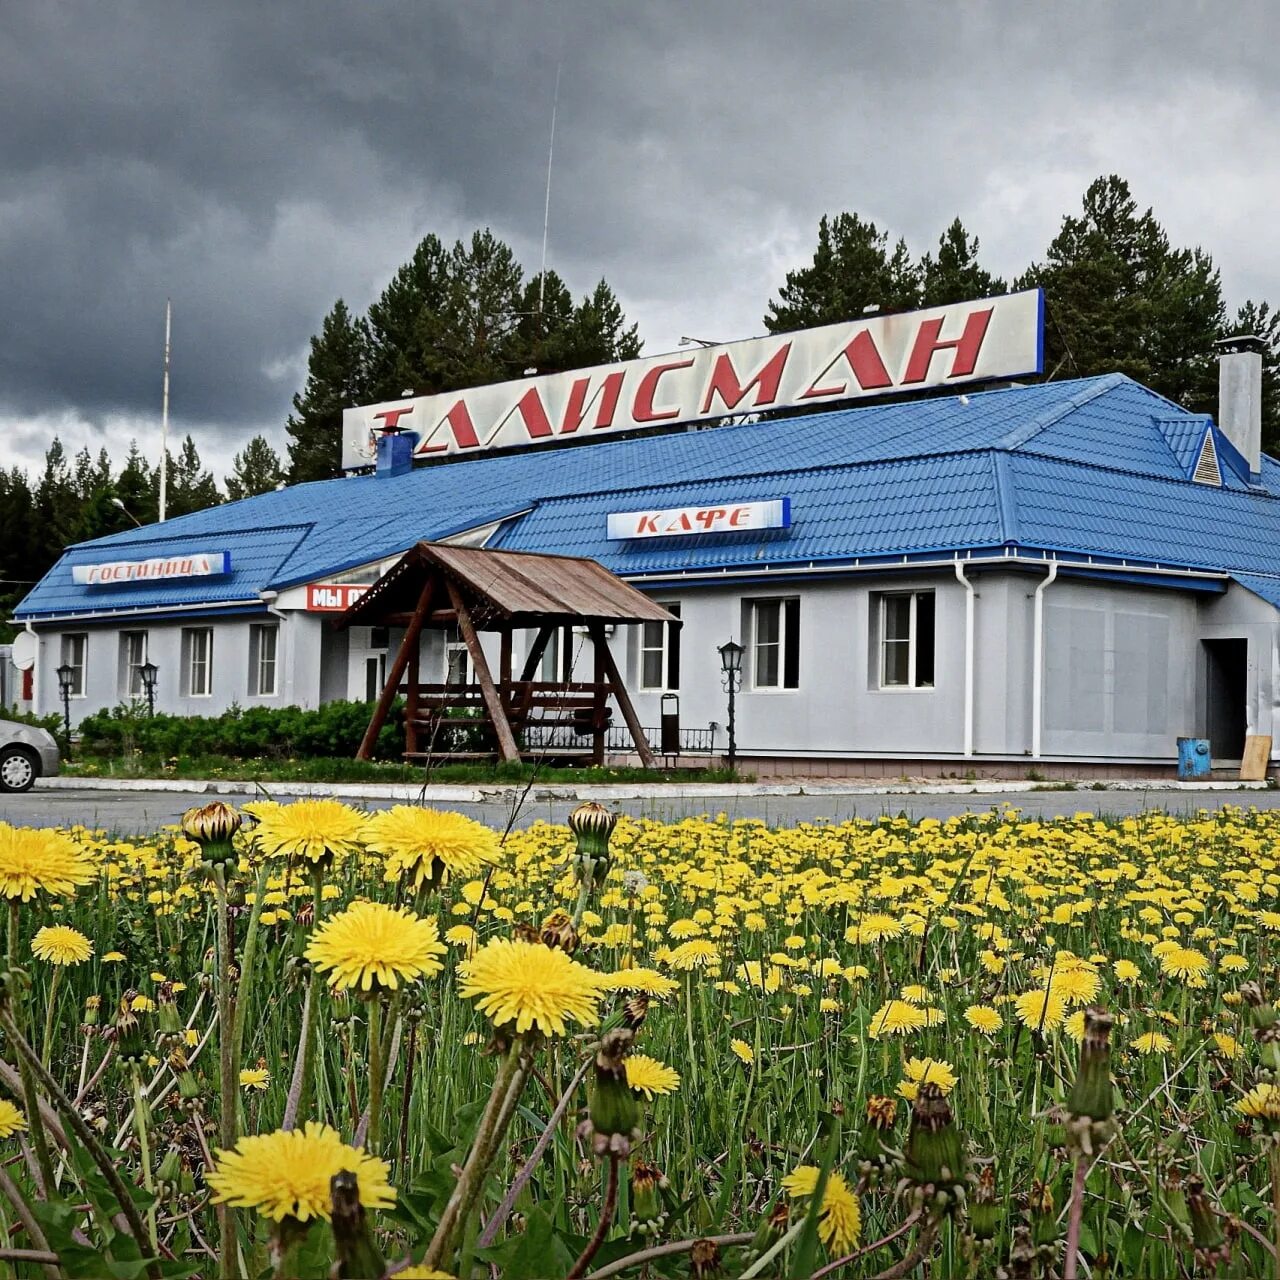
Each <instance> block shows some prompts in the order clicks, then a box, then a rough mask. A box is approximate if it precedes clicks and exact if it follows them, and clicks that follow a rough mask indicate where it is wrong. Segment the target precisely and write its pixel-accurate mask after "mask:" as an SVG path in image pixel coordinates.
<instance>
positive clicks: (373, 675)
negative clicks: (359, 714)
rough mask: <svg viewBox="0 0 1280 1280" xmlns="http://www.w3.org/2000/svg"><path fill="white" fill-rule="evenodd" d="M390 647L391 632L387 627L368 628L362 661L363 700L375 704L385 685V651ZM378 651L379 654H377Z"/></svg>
mask: <svg viewBox="0 0 1280 1280" xmlns="http://www.w3.org/2000/svg"><path fill="white" fill-rule="evenodd" d="M390 647H391V632H390V629H389V628H387V627H370V628H369V648H370V649H372V650H374V652H373V653H370V654H366V655H365V660H364V700H365V701H366V702H377V701H378V699H379V698H380V697H381V696H382V691H383V689H384V688H386V684H387V650H388V649H389V648H390ZM379 650H380V651H381V652H379Z"/></svg>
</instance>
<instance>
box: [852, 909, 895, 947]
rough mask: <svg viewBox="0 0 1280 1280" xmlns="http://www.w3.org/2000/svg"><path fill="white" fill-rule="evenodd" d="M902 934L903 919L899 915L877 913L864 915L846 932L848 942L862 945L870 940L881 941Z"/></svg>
mask: <svg viewBox="0 0 1280 1280" xmlns="http://www.w3.org/2000/svg"><path fill="white" fill-rule="evenodd" d="M901 934H902V921H901V920H900V919H899V918H898V917H897V916H890V915H885V914H883V913H877V914H875V915H869V916H863V918H862V919H861V920H859V921H858V923H857V924H854V925H850V926H849V928H847V929H846V930H845V932H844V939H845V941H846V942H852V943H853V944H854V945H855V946H860V945H862V944H864V943H868V942H880V941H882V940H883V939H885V938H897V937H899V936H900V935H901Z"/></svg>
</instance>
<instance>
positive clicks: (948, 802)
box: [0, 784, 1280, 836]
mask: <svg viewBox="0 0 1280 1280" xmlns="http://www.w3.org/2000/svg"><path fill="white" fill-rule="evenodd" d="M215 798H216V797H213V796H209V795H205V794H203V793H195V792H191V793H187V792H178V791H164V792H140V791H129V792H111V791H89V790H85V791H77V790H65V791H64V790H58V791H46V790H43V789H41V788H40V787H39V785H38V784H37V787H36V789H35V790H33V791H29V792H27V793H26V794H25V795H4V794H0V821H4V822H8V823H12V824H14V825H21V826H68V825H71V824H73V823H84V824H85V825H86V826H92V827H101V828H104V829H106V830H108V831H111V832H113V833H116V834H118V835H122V836H130V835H144V834H147V833H149V832H152V831H155V830H156V829H157V828H158V827H161V826H164V825H166V824H169V823H173V822H176V821H177V820H178V818H179V816H180V815H181V814H182V812H183V810H184V809H188V808H190V807H191V806H192V805H198V804H207V803H208V802H209V801H210V800H211V799H215ZM224 798H225V799H227V800H228V802H230V803H232V804H240V803H243V802H244V800H245V799H247V797H243V796H228V797H224ZM354 803H358V804H360V805H361V806H362V807H365V808H385V807H386V806H387V805H389V804H391V803H393V801H390V800H365V801H357V802H354ZM575 803H576V802H575V801H572V800H548V799H545V798H544V799H538V798H537V792H536V791H535V792H534V793H533V794H532V795H530V796H529V797H528V798H527V799H526V800H525V802H524V805H523V806H522V807H521V809H520V811H519V813H518V814H517V815H516V818H515V823H516V825H518V826H525V825H527V824H529V823H530V822H533V821H535V820H536V819H538V818H542V819H544V820H546V821H549V822H561V821H563V820H564V818H565V815H566V814H568V812H569V810H570V809H572V808H573V807H574V804H575ZM609 804H610V807H611V808H617V809H619V810H621V811H623V812H626V813H630V814H637V815H643V816H647V817H653V818H660V819H663V820H666V821H675V820H678V819H680V818H686V817H697V816H699V815H702V814H716V813H721V812H723V813H727V814H729V815H730V816H731V817H739V818H760V819H763V820H764V821H766V822H768V823H770V824H771V825H778V826H791V825H794V824H795V823H797V822H812V821H815V820H817V819H828V820H832V821H838V820H840V819H843V818H848V817H856V816H861V817H868V816H870V817H876V816H879V815H880V814H884V813H891V814H897V813H904V812H905V813H906V814H907V815H908V816H910V817H912V818H947V817H951V816H952V815H955V814H960V813H986V812H989V811H990V810H991V809H993V808H1001V807H1003V806H1004V805H1006V804H1008V805H1012V806H1013V807H1015V808H1017V809H1020V810H1021V811H1022V812H1023V814H1025V815H1026V816H1028V817H1054V816H1056V815H1071V814H1074V813H1079V812H1082V811H1084V812H1090V813H1101V814H1107V815H1115V816H1123V815H1127V814H1134V813H1140V812H1142V811H1143V810H1144V809H1164V810H1167V811H1168V812H1170V813H1192V812H1194V811H1195V810H1197V809H1217V808H1220V807H1221V806H1222V805H1224V804H1231V805H1244V806H1249V805H1256V806H1258V807H1259V808H1266V809H1273V808H1276V807H1280V791H1209V792H1196V793H1192V792H1186V791H1168V790H1154V791H1099V792H1095V791H1089V790H1079V791H1048V790H1046V791H1024V792H1010V793H1000V794H996V795H815V796H771V795H770V796H733V797H723V798H707V797H701V796H698V797H690V798H689V799H685V800H669V799H662V800H654V799H632V800H618V801H610V802H609ZM442 807H444V808H449V809H455V810H457V811H458V812H460V813H465V814H467V815H468V816H469V817H473V818H477V819H479V820H480V821H481V822H485V823H488V824H489V825H490V826H492V827H495V828H498V829H502V828H504V827H505V826H506V825H507V823H508V822H509V821H510V819H511V805H510V803H509V802H499V801H490V802H486V803H483V804H447V805H442Z"/></svg>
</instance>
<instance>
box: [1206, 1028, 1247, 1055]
mask: <svg viewBox="0 0 1280 1280" xmlns="http://www.w3.org/2000/svg"><path fill="white" fill-rule="evenodd" d="M1213 1043H1214V1044H1215V1045H1216V1046H1217V1049H1218V1052H1219V1053H1220V1054H1221V1055H1222V1056H1223V1057H1224V1058H1226V1059H1227V1061H1228V1062H1234V1061H1235V1060H1236V1059H1237V1058H1243V1057H1244V1050H1243V1049H1242V1048H1241V1047H1240V1041H1239V1040H1237V1039H1236V1038H1235V1036H1229V1035H1225V1034H1223V1033H1222V1032H1214V1036H1213Z"/></svg>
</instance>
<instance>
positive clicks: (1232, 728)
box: [1201, 640, 1249, 763]
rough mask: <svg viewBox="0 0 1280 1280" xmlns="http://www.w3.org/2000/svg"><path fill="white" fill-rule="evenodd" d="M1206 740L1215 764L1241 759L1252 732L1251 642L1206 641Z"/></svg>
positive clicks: (1203, 642) (1203, 641) (1204, 641)
mask: <svg viewBox="0 0 1280 1280" xmlns="http://www.w3.org/2000/svg"><path fill="white" fill-rule="evenodd" d="M1201 645H1202V646H1203V648H1204V654H1205V664H1206V665H1205V716H1204V725H1205V737H1207V738H1208V739H1209V750H1210V752H1211V753H1212V755H1213V759H1214V762H1215V763H1217V762H1218V761H1221V760H1239V759H1240V757H1241V756H1242V755H1243V754H1244V739H1245V734H1246V733H1247V732H1248V700H1249V642H1248V641H1247V640H1202V641H1201Z"/></svg>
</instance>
